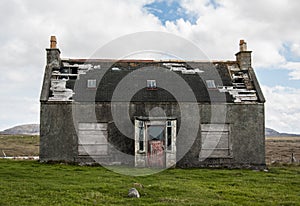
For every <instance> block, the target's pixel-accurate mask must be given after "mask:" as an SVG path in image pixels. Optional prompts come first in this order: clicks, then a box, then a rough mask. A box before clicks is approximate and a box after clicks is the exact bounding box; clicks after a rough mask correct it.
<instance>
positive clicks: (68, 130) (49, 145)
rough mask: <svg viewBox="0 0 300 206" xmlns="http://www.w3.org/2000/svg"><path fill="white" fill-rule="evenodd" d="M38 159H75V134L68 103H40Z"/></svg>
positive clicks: (70, 160)
mask: <svg viewBox="0 0 300 206" xmlns="http://www.w3.org/2000/svg"><path fill="white" fill-rule="evenodd" d="M40 112H41V118H40V160H41V161H67V162H73V161H75V157H76V156H77V135H76V132H75V128H74V125H73V121H72V107H71V104H70V103H63V102H59V103H56V102H51V103H41V111H40Z"/></svg>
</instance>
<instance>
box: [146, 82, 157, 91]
mask: <svg viewBox="0 0 300 206" xmlns="http://www.w3.org/2000/svg"><path fill="white" fill-rule="evenodd" d="M147 89H148V90H156V89H157V87H156V80H147Z"/></svg>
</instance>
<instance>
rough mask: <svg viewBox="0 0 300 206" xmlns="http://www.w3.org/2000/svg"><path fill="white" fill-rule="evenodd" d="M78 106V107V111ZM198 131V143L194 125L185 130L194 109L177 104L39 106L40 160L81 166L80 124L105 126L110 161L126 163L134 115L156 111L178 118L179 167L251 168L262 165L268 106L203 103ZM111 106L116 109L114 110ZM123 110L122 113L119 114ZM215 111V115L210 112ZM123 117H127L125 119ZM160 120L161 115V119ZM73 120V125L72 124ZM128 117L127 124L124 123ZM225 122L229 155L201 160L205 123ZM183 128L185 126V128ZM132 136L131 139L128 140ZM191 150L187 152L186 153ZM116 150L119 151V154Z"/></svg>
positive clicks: (61, 104) (193, 120) (190, 105)
mask: <svg viewBox="0 0 300 206" xmlns="http://www.w3.org/2000/svg"><path fill="white" fill-rule="evenodd" d="M74 105H76V106H75V107H74ZM197 106H198V108H199V111H200V125H198V127H199V130H196V131H195V132H196V136H197V138H196V139H194V138H193V137H192V135H190V133H191V131H193V130H195V125H193V124H188V125H186V124H185V123H186V122H184V121H188V122H196V121H197V119H195V115H194V112H195V111H194V110H193V109H190V110H189V108H192V107H193V105H192V104H184V105H181V109H184V111H185V112H184V113H183V114H182V113H181V112H180V107H179V105H178V104H176V103H172V104H167V103H154V102H153V103H131V105H130V106H129V109H128V107H126V105H124V104H123V103H118V104H113V105H112V106H111V105H110V104H109V103H104V104H96V105H90V104H88V103H86V104H79V103H76V104H75V103H58V102H49V103H42V104H41V148H40V158H41V160H42V161H49V160H54V161H61V160H63V161H71V162H74V161H75V162H80V161H85V160H84V159H82V158H81V159H78V155H77V134H76V125H77V124H78V123H79V122H107V123H109V126H108V136H109V137H108V141H109V142H110V143H111V145H112V147H110V149H109V155H108V157H107V160H108V161H112V162H119V161H120V162H123V160H122V158H121V157H122V154H127V155H129V156H133V155H134V126H133V120H134V117H135V116H148V115H149V112H150V111H153V108H162V109H163V110H164V112H165V115H166V116H172V117H177V120H178V123H177V132H178V131H179V130H180V134H178V137H177V160H179V159H180V158H181V157H182V156H184V157H183V158H181V160H180V161H179V162H178V163H177V166H178V167H207V166H220V167H249V166H264V164H265V145H264V105H263V104H217V105H210V104H200V105H197ZM111 107H112V108H111ZM118 108H121V109H118ZM212 108H213V110H212ZM112 110H116V112H119V113H117V114H118V117H120V119H119V120H118V121H119V123H124V125H123V126H122V128H121V129H120V130H121V131H120V130H119V129H118V128H119V127H118V125H116V123H115V122H114V120H113V117H112V112H111V111H112ZM123 112H125V113H124V114H123ZM126 112H128V113H129V115H130V118H131V121H129V122H128V121H126V118H125V114H126ZM157 115H161V114H159V112H158V114H157ZM73 117H75V121H73ZM122 117H124V119H122ZM203 123H227V124H229V127H230V133H229V134H230V137H229V142H230V145H231V148H232V150H231V156H230V157H227V158H219V159H217V158H207V159H205V160H203V161H199V152H200V150H201V130H200V129H201V124H203ZM74 125H75V126H74ZM182 125H185V126H184V127H183V126H182ZM126 135H128V136H129V137H127V136H126ZM187 147H188V149H189V152H188V153H186V154H184V152H183V151H184V150H186V148H187ZM116 151H119V152H118V154H116ZM125 159H126V160H124V163H126V164H130V165H132V164H133V162H132V161H133V159H130V158H129V161H128V158H125Z"/></svg>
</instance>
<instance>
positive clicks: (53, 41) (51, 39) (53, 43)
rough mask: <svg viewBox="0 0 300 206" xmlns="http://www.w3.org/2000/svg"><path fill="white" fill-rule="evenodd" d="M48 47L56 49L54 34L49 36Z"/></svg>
mask: <svg viewBox="0 0 300 206" xmlns="http://www.w3.org/2000/svg"><path fill="white" fill-rule="evenodd" d="M50 48H51V49H56V36H51V37H50Z"/></svg>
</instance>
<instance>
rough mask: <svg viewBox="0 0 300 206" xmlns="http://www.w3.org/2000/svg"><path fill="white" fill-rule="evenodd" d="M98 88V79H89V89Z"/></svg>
mask: <svg viewBox="0 0 300 206" xmlns="http://www.w3.org/2000/svg"><path fill="white" fill-rule="evenodd" d="M96 87H97V81H96V79H88V80H87V88H89V89H95V88H96Z"/></svg>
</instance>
